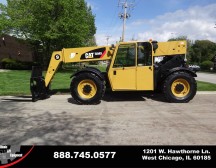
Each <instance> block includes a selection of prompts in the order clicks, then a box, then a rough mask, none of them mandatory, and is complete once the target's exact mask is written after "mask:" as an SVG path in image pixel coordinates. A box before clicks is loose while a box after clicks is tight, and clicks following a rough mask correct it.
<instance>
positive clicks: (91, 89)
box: [77, 79, 97, 99]
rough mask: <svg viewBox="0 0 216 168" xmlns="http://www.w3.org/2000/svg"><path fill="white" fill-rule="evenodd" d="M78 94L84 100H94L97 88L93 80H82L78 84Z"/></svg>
mask: <svg viewBox="0 0 216 168" xmlns="http://www.w3.org/2000/svg"><path fill="white" fill-rule="evenodd" d="M77 89H78V94H79V95H80V96H81V97H82V98H84V99H90V98H93V97H94V96H95V95H96V93H97V86H96V85H95V83H94V82H93V81H92V80H88V79H86V80H82V81H81V82H80V83H79V84H78V87H77Z"/></svg>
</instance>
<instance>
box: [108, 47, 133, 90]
mask: <svg viewBox="0 0 216 168" xmlns="http://www.w3.org/2000/svg"><path fill="white" fill-rule="evenodd" d="M136 48H137V44H136V43H125V44H124V43H123V44H120V45H119V47H118V50H117V51H116V53H115V54H116V57H115V59H114V60H112V63H111V67H110V69H109V72H108V76H109V80H110V84H111V87H112V90H113V91H115V90H116V91H118V90H136V77H137V75H136Z"/></svg>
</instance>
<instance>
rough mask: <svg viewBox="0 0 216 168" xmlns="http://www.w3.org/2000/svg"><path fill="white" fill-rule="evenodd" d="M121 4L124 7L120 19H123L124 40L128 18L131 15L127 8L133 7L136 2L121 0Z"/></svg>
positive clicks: (122, 39)
mask: <svg viewBox="0 0 216 168" xmlns="http://www.w3.org/2000/svg"><path fill="white" fill-rule="evenodd" d="M120 5H121V6H122V8H123V10H124V11H123V13H120V14H119V17H120V19H123V31H122V38H121V41H124V37H125V26H126V19H128V18H129V17H130V14H128V13H127V9H130V8H133V7H134V3H128V2H127V0H125V1H124V2H120V0H119V4H118V6H120Z"/></svg>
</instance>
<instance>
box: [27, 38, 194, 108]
mask: <svg viewBox="0 0 216 168" xmlns="http://www.w3.org/2000/svg"><path fill="white" fill-rule="evenodd" d="M186 52H187V42H186V41H184V40H181V41H169V42H156V41H146V42H142V41H131V42H120V43H118V44H116V46H95V47H81V48H64V49H62V51H55V52H53V54H52V57H51V60H50V63H49V67H48V69H47V72H46V76H45V78H43V77H42V76H41V74H42V71H39V70H37V68H38V67H33V71H32V77H31V78H30V89H31V93H32V101H36V100H37V99H38V98H39V99H44V98H46V97H49V84H50V82H51V81H52V79H53V77H54V74H55V72H56V71H57V69H58V66H59V65H60V63H81V62H90V61H106V62H108V64H107V68H106V69H107V72H101V71H100V70H98V69H96V68H93V67H85V68H83V69H82V70H80V71H77V72H76V73H75V74H73V75H72V76H71V77H72V81H71V84H70V91H71V95H72V97H73V98H74V100H75V101H76V102H77V103H80V104H97V103H99V102H100V100H101V99H102V98H103V96H104V94H105V90H106V87H110V88H111V90H112V91H154V90H160V91H162V92H163V93H164V95H165V97H166V98H167V100H168V101H169V102H176V103H182V102H188V101H190V100H191V99H192V98H193V97H194V96H195V94H196V91H197V84H196V81H195V79H194V77H196V76H197V75H196V73H195V72H193V71H192V70H191V69H189V68H188V67H187V65H186V62H185V60H186ZM158 60H159V61H158ZM34 69H35V70H34Z"/></svg>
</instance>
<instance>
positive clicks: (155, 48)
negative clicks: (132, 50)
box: [152, 41, 158, 53]
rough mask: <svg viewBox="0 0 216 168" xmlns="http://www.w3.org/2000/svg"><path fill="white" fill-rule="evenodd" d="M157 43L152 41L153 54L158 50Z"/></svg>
mask: <svg viewBox="0 0 216 168" xmlns="http://www.w3.org/2000/svg"><path fill="white" fill-rule="evenodd" d="M157 43H158V42H157V41H152V47H153V51H154V53H155V52H156V50H157V49H158V44H157Z"/></svg>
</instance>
